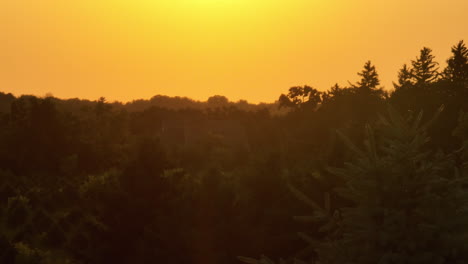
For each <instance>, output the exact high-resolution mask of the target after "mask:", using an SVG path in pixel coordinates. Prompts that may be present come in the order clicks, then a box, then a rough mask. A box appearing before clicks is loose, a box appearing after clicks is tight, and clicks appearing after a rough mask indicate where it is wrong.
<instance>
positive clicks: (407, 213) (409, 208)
mask: <svg viewBox="0 0 468 264" xmlns="http://www.w3.org/2000/svg"><path fill="white" fill-rule="evenodd" d="M389 112H390V114H389V118H388V119H387V118H381V123H382V128H381V129H380V130H379V132H380V133H379V137H376V136H374V131H373V129H371V128H370V127H367V140H366V142H365V150H361V149H359V148H358V147H356V146H355V145H353V144H352V143H350V141H349V140H347V139H346V138H344V139H345V141H346V142H347V144H348V145H349V147H350V148H351V149H352V150H353V151H354V152H355V155H356V159H355V160H354V161H352V162H350V163H347V164H346V165H345V167H344V168H342V169H333V170H331V171H332V172H333V173H334V174H336V175H339V176H341V177H342V178H343V179H344V180H345V186H344V188H342V189H340V190H338V192H339V193H340V194H341V195H342V196H343V197H346V198H347V199H348V200H349V201H351V202H352V203H353V204H354V206H351V207H348V208H342V209H340V210H339V211H340V215H341V219H342V223H341V228H342V229H341V232H342V233H341V236H340V237H339V238H338V239H330V240H328V241H326V242H325V243H322V244H321V245H320V247H319V250H318V251H319V255H320V261H321V262H320V263H327V264H335V263H336V264H342V263H355V264H371V263H372V264H375V263H382V264H391V263H392V264H393V263H395V264H397V263H398V264H402V263H408V264H409V263H411V264H417V263H421V264H423V263H424V264H431V263H438V264H449V263H466V260H467V259H468V245H467V243H466V242H467V241H468V226H467V225H466V223H467V222H468V210H467V206H468V192H467V191H466V188H465V186H466V184H467V182H468V180H467V176H466V175H463V174H462V173H461V172H460V171H459V170H457V169H456V166H455V164H454V162H453V158H452V157H451V156H450V155H444V154H436V153H429V152H428V151H427V150H426V148H425V145H426V143H427V142H428V141H429V138H428V137H427V135H426V131H425V130H426V127H427V126H426V125H423V126H421V125H420V122H421V119H422V115H421V114H420V115H418V116H417V117H415V118H412V119H406V118H403V117H402V116H401V115H399V114H398V113H396V111H394V110H392V109H391V110H390V111H389Z"/></svg>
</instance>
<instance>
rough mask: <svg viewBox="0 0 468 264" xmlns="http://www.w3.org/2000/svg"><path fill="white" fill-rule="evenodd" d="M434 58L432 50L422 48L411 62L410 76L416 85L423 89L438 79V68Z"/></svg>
mask: <svg viewBox="0 0 468 264" xmlns="http://www.w3.org/2000/svg"><path fill="white" fill-rule="evenodd" d="M434 58H435V57H434V55H432V50H431V49H430V48H427V47H424V48H423V49H421V51H420V55H419V57H417V58H416V60H413V61H411V64H412V65H413V71H412V76H413V79H414V81H415V83H416V85H418V86H421V87H425V86H427V85H428V84H431V83H433V82H434V81H436V80H437V78H438V77H439V72H438V70H439V68H438V63H437V62H435V61H434Z"/></svg>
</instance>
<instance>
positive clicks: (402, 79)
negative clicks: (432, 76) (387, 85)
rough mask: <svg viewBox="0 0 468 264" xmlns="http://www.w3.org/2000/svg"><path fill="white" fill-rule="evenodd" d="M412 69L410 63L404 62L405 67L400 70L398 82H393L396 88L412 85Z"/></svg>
mask: <svg viewBox="0 0 468 264" xmlns="http://www.w3.org/2000/svg"><path fill="white" fill-rule="evenodd" d="M412 74H413V72H412V70H411V69H409V68H408V65H406V64H404V65H403V67H402V68H401V69H400V71H399V72H398V83H393V86H394V87H395V89H396V90H398V89H401V88H403V87H407V86H410V85H412V84H413V83H412V81H411V77H412Z"/></svg>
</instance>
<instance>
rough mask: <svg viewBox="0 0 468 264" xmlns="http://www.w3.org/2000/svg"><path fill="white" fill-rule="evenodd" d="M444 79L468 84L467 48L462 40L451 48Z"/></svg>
mask: <svg viewBox="0 0 468 264" xmlns="http://www.w3.org/2000/svg"><path fill="white" fill-rule="evenodd" d="M444 77H445V78H446V79H448V80H450V81H452V82H456V83H466V82H468V48H467V47H466V45H465V43H464V42H463V40H461V41H460V42H458V44H457V45H455V46H453V47H452V56H451V57H450V58H449V59H448V60H447V68H445V70H444Z"/></svg>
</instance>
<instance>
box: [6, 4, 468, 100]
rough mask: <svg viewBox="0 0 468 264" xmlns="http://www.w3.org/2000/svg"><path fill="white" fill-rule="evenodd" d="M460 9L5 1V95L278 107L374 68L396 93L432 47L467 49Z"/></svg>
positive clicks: (441, 52)
mask: <svg viewBox="0 0 468 264" xmlns="http://www.w3.org/2000/svg"><path fill="white" fill-rule="evenodd" d="M467 11H468V1H463V0H447V1H436V0H425V1H422V0H415V1H410V2H409V1H404V0H395V1H385V2H384V1H371V0H355V1H340V0H328V1H324V0H321V1H319V0H291V1H274V0H171V1H170V0H160V1H151V0H134V1H126V0H112V1H111V0H93V1H92V0H82V1H73V2H71V1H66V2H64V1H59V0H42V1H37V0H15V1H3V2H2V3H0V33H1V34H2V36H3V41H1V42H0V91H3V92H11V93H13V94H15V95H20V94H33V95H45V94H46V93H51V94H53V95H54V96H57V97H60V98H75V97H78V98H84V99H91V100H94V99H97V98H98V97H100V96H105V97H106V98H108V100H110V101H113V100H119V101H124V102H125V101H131V100H133V99H140V98H150V97H152V96H154V95H157V94H162V95H168V96H184V97H189V98H192V99H195V100H202V101H203V100H206V99H207V98H208V97H209V96H212V95H223V96H226V97H228V98H229V99H230V100H232V101H237V100H239V99H246V100H248V101H249V102H253V103H258V102H273V101H275V100H277V99H278V97H279V95H280V94H281V93H284V92H286V91H287V89H288V88H289V87H291V86H295V85H305V84H308V85H311V86H313V87H315V88H317V89H319V90H327V89H329V88H330V87H331V86H332V85H333V84H335V83H338V84H341V85H347V83H348V81H350V82H355V81H357V80H358V76H357V75H356V73H357V72H358V71H360V70H361V69H362V66H363V65H364V62H365V61H367V60H371V61H372V62H373V64H375V65H376V67H377V71H378V73H379V75H380V78H381V80H382V85H383V86H384V87H385V88H387V89H391V88H393V87H392V81H395V80H396V78H397V71H398V69H399V68H400V67H401V66H402V65H403V64H404V63H410V61H411V60H412V59H414V58H415V57H416V56H417V55H418V54H419V50H420V49H421V48H422V47H424V46H427V47H430V48H431V49H433V50H434V54H435V56H436V61H438V62H439V63H440V68H444V67H445V61H446V59H447V58H448V57H449V56H450V48H451V46H453V45H454V44H456V43H457V42H458V41H459V40H462V39H465V41H468V27H466V26H461V25H466V12H467Z"/></svg>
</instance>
